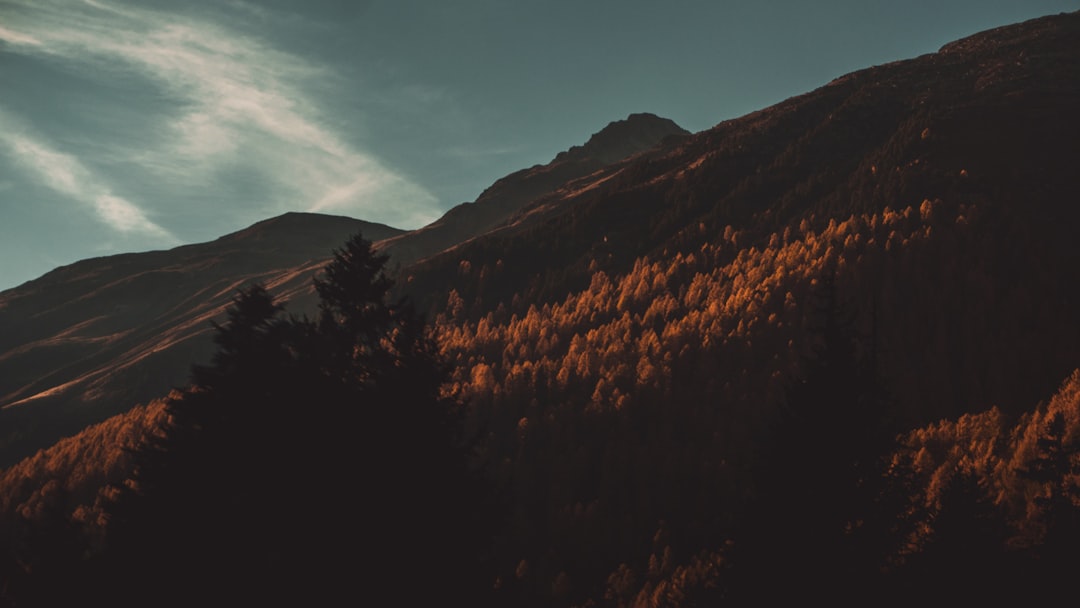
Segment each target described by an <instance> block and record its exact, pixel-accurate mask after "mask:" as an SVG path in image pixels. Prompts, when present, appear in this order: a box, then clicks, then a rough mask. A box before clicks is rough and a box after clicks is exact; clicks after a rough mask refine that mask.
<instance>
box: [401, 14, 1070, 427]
mask: <svg viewBox="0 0 1080 608" xmlns="http://www.w3.org/2000/svg"><path fill="white" fill-rule="evenodd" d="M1078 99H1080V15H1078V14H1077V13H1069V14H1065V15H1059V16H1052V17H1047V18H1043V19H1037V20H1033V21H1030V22H1026V23H1022V24H1018V25H1015V26H1012V27H1009V28H1003V29H999V30H993V31H990V32H986V33H982V34H978V35H975V36H972V37H970V38H968V39H965V40H963V41H958V42H957V43H954V44H950V45H947V46H946V47H945V48H944V49H943V50H942V51H941V52H939V53H933V54H929V55H925V56H922V57H918V58H915V59H911V60H905V61H898V62H895V63H890V64H887V65H882V66H877V67H873V68H869V69H866V70H862V71H859V72H855V73H853V74H849V75H847V76H845V77H842V78H839V79H837V80H836V81H834V82H832V83H829V84H828V85H826V86H824V87H822V88H820V89H818V90H815V91H812V92H810V93H807V94H805V95H801V96H798V97H795V98H792V99H789V100H787V101H785V102H782V103H780V104H777V105H776V106H773V107H770V108H766V109H763V110H761V111H758V112H755V113H753V114H750V115H747V116H744V117H742V118H739V119H735V120H730V121H727V122H724V123H721V124H719V125H717V126H716V127H714V128H712V129H710V130H707V131H704V132H701V133H697V134H695V135H693V136H690V137H688V138H685V139H683V140H682V141H680V142H676V143H673V144H672V145H669V146H666V147H662V148H658V149H656V150H653V151H650V152H647V153H644V154H642V155H639V156H637V157H635V158H634V159H632V160H630V161H629V162H627V163H624V164H620V165H613V166H611V167H609V168H607V169H604V170H601V171H598V172H597V173H595V174H593V175H590V176H588V177H586V178H583V179H582V180H579V182H577V183H576V184H575V187H573V188H567V189H563V190H559V191H556V192H553V193H551V194H549V195H547V196H544V197H541V198H539V199H537V200H536V201H534V202H533V203H530V205H528V206H526V207H525V208H523V209H522V211H521V212H519V213H518V214H517V215H516V216H514V217H513V218H511V220H509V221H508V222H506V224H505V225H504V226H503V227H501V228H499V229H497V230H494V231H492V232H490V233H488V234H486V235H484V236H483V237H480V238H477V239H474V240H472V241H470V242H468V243H465V244H463V245H462V246H460V247H458V248H457V249H455V250H454V251H452V252H448V253H446V254H443V255H440V256H434V257H432V258H429V259H427V260H424V261H422V262H419V263H418V264H416V265H414V266H413V267H412V268H409V269H408V270H407V278H408V280H407V281H406V282H403V283H402V290H403V291H404V292H408V293H410V294H413V295H414V297H416V298H417V299H418V300H419V301H421V302H423V303H424V306H425V307H426V309H427V310H429V311H431V312H432V314H436V313H437V312H438V311H440V310H442V309H443V308H444V307H445V306H446V302H447V298H448V296H449V294H450V292H451V291H453V292H454V294H455V298H456V299H459V300H460V301H461V302H462V309H463V314H464V318H467V319H470V320H473V321H475V320H477V319H480V318H482V317H483V316H484V315H486V314H487V313H488V312H490V311H494V310H496V309H498V308H499V306H500V305H502V306H503V307H505V310H506V316H509V315H514V314H516V315H518V316H519V317H522V316H524V315H525V314H526V313H527V312H528V309H529V307H530V306H537V307H539V306H542V305H543V304H554V303H557V302H560V301H562V300H563V299H564V298H566V297H567V296H568V295H570V294H572V293H575V292H577V291H580V290H584V289H587V288H588V287H589V285H590V282H591V280H592V277H593V276H594V275H595V273H596V272H597V271H604V272H605V273H607V274H608V275H609V276H613V277H617V276H624V275H626V274H627V273H630V272H631V271H632V270H633V268H634V265H635V264H636V263H638V262H640V260H641V258H642V257H643V256H648V257H649V258H650V259H652V260H669V259H671V257H672V256H674V255H675V254H677V253H678V254H682V255H684V256H685V255H689V254H691V253H694V252H697V251H699V250H700V249H701V248H702V247H704V246H713V245H716V244H718V243H722V242H724V241H727V242H728V245H729V246H730V245H732V244H734V245H735V248H734V249H731V250H730V253H729V254H728V255H730V256H732V257H731V258H727V257H722V258H721V259H720V260H719V261H720V262H727V261H730V260H731V259H734V257H735V256H736V255H737V253H738V251H739V250H742V249H748V250H749V249H750V248H757V249H758V250H761V249H762V248H764V247H766V246H768V244H769V241H770V239H771V238H773V235H775V234H779V235H781V238H783V235H784V233H785V230H788V229H795V230H797V229H798V228H799V227H800V224H801V222H803V221H804V220H806V221H808V222H810V226H812V227H813V228H814V229H815V230H822V229H825V228H826V227H827V225H828V223H829V221H830V220H831V219H835V220H836V221H843V220H846V219H848V218H850V217H852V216H856V217H858V216H861V215H863V214H881V213H882V212H884V211H885V210H886V209H887V208H889V207H891V208H892V209H893V210H902V209H904V208H906V207H911V208H913V209H914V210H915V212H916V213H917V212H918V210H919V208H920V206H921V205H922V203H923V201H924V200H929V201H931V202H934V201H938V202H942V203H945V204H946V205H948V206H950V207H951V208H956V207H957V206H958V205H977V206H979V207H980V209H981V210H982V211H981V212H982V213H984V214H985V215H986V219H987V223H986V225H985V226H984V227H983V228H982V230H985V231H986V232H985V233H983V235H982V236H980V238H985V239H987V244H986V250H985V251H980V253H979V254H974V253H971V254H970V255H971V258H970V259H968V260H967V261H965V263H970V264H977V265H979V268H980V269H981V270H979V272H980V273H985V274H987V275H988V276H987V278H986V279H985V281H984V284H981V285H979V286H977V289H979V290H980V293H982V294H988V293H993V292H994V291H995V290H996V291H998V292H999V293H1000V294H1002V295H1004V294H1012V295H1009V297H1010V298H1017V299H1022V298H1024V297H1036V296H1034V295H1033V294H1036V293H1044V292H1047V290H1051V291H1049V292H1047V293H1046V297H1044V298H1042V301H1043V302H1045V303H1047V304H1053V305H1054V306H1055V310H1058V311H1060V312H1061V313H1062V314H1066V313H1067V311H1068V310H1069V308H1068V307H1069V306H1071V305H1072V304H1073V303H1076V302H1078V301H1080V300H1078V297H1080V295H1078V288H1077V281H1076V279H1077V278H1078V270H1077V268H1076V267H1075V264H1073V263H1072V260H1075V259H1078V257H1080V251H1078V250H1077V241H1076V239H1074V238H1072V237H1071V236H1070V231H1071V230H1072V228H1071V227H1072V226H1075V225H1076V223H1077V221H1080V207H1077V206H1076V205H1072V204H1070V203H1069V201H1071V200H1073V199H1075V193H1076V192H1077V191H1078V190H1080V178H1078V175H1077V173H1076V172H1075V171H1074V170H1073V169H1072V168H1071V167H1072V165H1073V163H1074V162H1075V159H1076V145H1075V142H1076V141H1078V137H1080V117H1078V116H1077V114H1076V113H1075V112H1074V111H1073V110H1072V108H1074V107H1075V106H1076V104H1077V102H1078ZM995 242H997V243H998V244H997V245H996V246H995V245H994V243H995ZM962 251H963V250H962ZM537 252H542V255H537ZM978 256H984V257H983V258H979V259H977V258H978ZM1035 260H1037V261H1035ZM960 272H962V273H967V274H962V275H960V276H961V277H966V278H970V277H972V276H973V275H972V274H971V270H962V271H960ZM943 274H944V273H943V272H942V271H941V270H940V269H931V270H930V272H929V273H928V277H929V276H936V277H938V278H936V279H935V280H937V281H940V282H941V288H942V289H945V288H949V289H959V287H958V286H959V285H960V282H958V281H956V280H954V279H951V278H949V277H948V276H942V275H943ZM913 280H914V277H913ZM1020 285H1026V286H1027V288H1028V293H1029V294H1031V295H1029V296H1023V295H1021V294H1022V293H1023V289H1022V288H1020V287H1019V286H1020ZM969 289H976V287H975V286H972V287H969ZM970 293H973V292H969V295H966V296H965V295H963V294H961V293H957V294H956V297H957V298H959V299H958V300H957V302H965V303H964V304H963V305H960V304H956V305H950V306H951V307H952V309H950V310H948V311H947V312H948V315H949V317H948V318H945V317H943V318H942V319H941V321H940V322H941V323H952V320H951V316H952V315H962V308H963V306H973V305H974V303H973V302H972V301H971V298H972V297H974V296H972V295H970ZM878 297H879V298H883V297H886V296H885V295H882V294H879V296H878ZM983 297H986V296H983ZM978 304H979V306H980V307H981V306H985V307H987V309H988V310H996V312H995V313H994V315H996V318H998V319H999V322H1000V323H1013V322H1012V321H1009V319H1011V315H1012V314H1015V311H1014V312H1011V313H1009V312H1005V311H1004V310H1003V309H1000V308H998V307H1001V306H1005V305H1006V298H1003V297H998V298H994V297H992V296H991V299H990V300H989V301H980V302H979V303H978ZM928 306H929V305H928ZM940 312H942V313H944V312H945V311H940ZM927 314H930V315H933V316H934V317H937V316H938V315H939V311H935V310H933V309H929V310H928V311H927ZM936 322H938V321H935V323H936ZM1024 323H1025V325H1026V326H1030V327H1029V329H1032V330H1034V329H1035V328H1036V327H1037V328H1038V329H1037V331H1032V333H1031V334H1030V336H1029V338H1028V339H1027V340H1026V342H1024V344H1023V345H1022V346H1021V351H1022V352H1023V353H1025V354H1024V355H1019V353H1013V354H1012V355H1009V358H1010V360H1011V358H1012V356H1013V355H1019V356H1018V358H1019V362H1020V363H1021V365H1023V366H1024V368H1025V369H1030V372H1031V374H1032V378H1033V379H1034V378H1039V384H1038V386H1036V385H1034V384H1033V385H1031V386H1028V387H1027V388H1026V389H1020V388H1018V387H1005V386H1001V385H1000V384H999V383H998V379H999V378H1000V376H1001V375H1000V374H993V373H990V372H989V370H988V369H985V368H984V369H983V370H982V371H981V372H979V375H980V377H981V378H982V379H984V380H985V382H982V381H981V380H965V381H964V382H965V383H966V384H967V386H966V387H965V388H963V389H956V390H957V391H959V392H956V393H955V394H952V395H950V396H946V395H939V396H937V397H935V398H934V402H933V403H927V404H926V406H925V409H926V411H927V412H938V413H939V414H946V413H949V412H955V411H957V408H962V407H963V406H962V405H961V404H964V403H969V402H984V401H985V400H986V399H988V398H993V399H1001V400H1002V401H1004V402H1006V403H1012V404H1016V405H1017V406H1023V404H1026V403H1030V402H1031V400H1033V399H1036V398H1038V395H1044V394H1046V393H1047V392H1049V391H1051V390H1052V389H1053V387H1054V386H1055V385H1056V383H1057V382H1058V381H1059V380H1060V378H1061V377H1062V376H1064V375H1065V374H1067V373H1068V371H1069V369H1071V367H1070V366H1071V365H1072V363H1071V362H1068V361H1058V362H1054V363H1053V364H1052V365H1049V366H1048V367H1045V368H1041V369H1040V368H1039V367H1038V364H1036V363H1035V361H1038V360H1043V359H1044V358H1051V357H1052V355H1050V354H1046V355H1045V356H1044V355H1037V351H1039V350H1041V349H1042V347H1043V346H1044V345H1045V344H1046V343H1047V342H1046V341H1047V340H1048V341H1049V343H1054V344H1063V343H1068V342H1069V341H1070V340H1073V339H1074V338H1078V337H1080V336H1077V334H1076V333H1075V331H1074V329H1073V327H1072V326H1071V325H1069V326H1067V327H1066V328H1061V329H1055V327H1054V322H1053V321H1052V320H1051V319H1050V318H1048V317H1046V316H1045V314H1044V315H1043V316H1042V317H1039V318H1030V319H1025V321H1024ZM951 327H959V325H957V324H955V323H952V325H951ZM915 329H916V331H912V328H905V329H904V330H902V331H904V332H906V334H901V335H897V336H895V339H896V340H898V341H902V342H903V343H904V346H903V347H901V346H900V345H897V346H896V347H895V348H896V350H897V351H898V354H897V356H905V355H906V354H907V353H908V350H907V349H908V348H912V347H914V346H915V345H914V344H908V343H907V342H906V341H907V340H911V339H913V338H912V337H913V336H915V335H918V334H919V333H920V332H921V331H922V330H923V329H926V328H925V327H922V326H920V327H917V328H915ZM1003 329H1004V330H1005V331H1012V329H1011V325H1008V324H1007V325H1005V327H1004V328H1003ZM926 331H927V332H929V331H932V330H930V329H926ZM972 331H982V332H986V333H987V335H986V336H985V337H984V338H981V339H980V340H977V341H973V340H968V339H967V337H965V336H963V335H961V334H960V333H956V334H955V335H952V336H948V337H942V338H941V339H942V340H944V341H945V343H947V344H949V348H950V349H952V351H953V354H954V356H955V358H956V359H957V360H958V361H971V362H974V361H980V360H982V359H983V357H984V354H985V351H984V350H981V349H984V348H985V346H986V344H984V343H983V341H984V340H985V341H986V342H990V341H992V337H991V336H992V335H993V333H992V332H995V331H997V330H995V329H994V328H993V327H992V326H990V325H987V326H986V327H983V328H979V329H978V330H976V329H975V328H972ZM923 337H924V338H926V337H927V336H925V335H924V336H923ZM1020 339H1021V340H1023V339H1022V338H1020ZM1061 348H1065V349H1066V350H1069V349H1068V348H1066V347H1064V346H1062V347H1061ZM1028 355H1030V357H1029V356H1028ZM1036 355H1037V356H1036ZM1000 364H1001V365H1002V366H1004V365H1005V363H1004V362H1001V363H1000ZM973 365H974V364H973ZM927 372H928V373H930V374H932V375H934V376H939V375H944V374H947V373H949V372H948V371H946V370H944V369H938V370H932V369H931V370H927ZM912 383H915V384H917V382H916V381H915V380H914V379H907V378H905V379H904V381H903V383H902V384H903V385H904V386H908V385H910V384H912ZM911 390H914V389H911ZM950 390H951V389H950ZM940 408H945V409H944V410H942V409H940Z"/></svg>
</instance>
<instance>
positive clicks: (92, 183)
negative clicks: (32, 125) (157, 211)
mask: <svg viewBox="0 0 1080 608" xmlns="http://www.w3.org/2000/svg"><path fill="white" fill-rule="evenodd" d="M12 122H13V121H12V120H11V119H10V118H7V117H6V116H4V115H3V114H2V113H0V128H2V133H0V141H3V142H4V143H5V144H7V149H8V152H9V153H10V154H11V155H12V156H13V157H14V159H15V161H16V162H18V163H19V164H20V165H22V166H24V167H26V168H27V169H29V170H31V171H32V172H33V173H34V174H35V175H36V176H37V177H38V179H39V180H40V181H41V182H42V183H43V184H45V185H46V186H48V187H49V188H51V189H53V190H55V191H56V192H59V193H61V194H63V195H65V196H68V197H70V198H72V199H74V200H76V201H79V202H81V203H83V204H84V205H87V206H89V207H90V209H91V210H92V211H93V212H94V213H95V214H96V215H97V217H98V219H99V220H101V221H102V222H104V223H105V224H107V225H108V226H110V227H111V228H113V229H114V230H116V231H118V232H122V233H137V234H140V235H143V236H149V237H154V238H156V239H160V240H162V241H163V242H164V243H165V244H169V245H175V244H178V242H179V241H178V240H177V239H176V237H174V236H173V235H172V234H170V233H169V231H168V230H165V229H164V228H162V227H161V226H159V225H157V224H156V223H154V222H153V221H151V220H150V219H149V218H148V217H147V216H146V214H145V213H144V212H143V211H142V209H140V208H139V207H138V206H137V205H135V204H134V203H132V202H131V201H128V200H126V199H124V198H121V197H119V196H117V195H115V194H113V192H112V190H111V189H110V188H109V187H108V186H107V185H105V184H104V183H102V182H101V180H100V179H99V178H98V177H96V176H95V175H94V174H93V173H92V172H91V171H89V170H88V169H87V168H86V167H85V166H83V164H82V163H80V162H79V160H78V159H76V158H75V157H73V156H70V155H67V154H64V153H62V152H59V151H57V150H54V149H52V148H51V147H49V146H48V145H47V144H45V143H44V142H42V141H39V140H36V139H34V138H31V137H29V136H27V135H25V134H24V133H19V132H17V131H16V130H15V129H14V128H12Z"/></svg>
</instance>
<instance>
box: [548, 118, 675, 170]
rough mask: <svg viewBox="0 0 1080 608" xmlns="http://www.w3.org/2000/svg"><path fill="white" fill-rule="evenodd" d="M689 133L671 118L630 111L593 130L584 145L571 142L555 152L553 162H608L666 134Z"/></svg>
mask: <svg viewBox="0 0 1080 608" xmlns="http://www.w3.org/2000/svg"><path fill="white" fill-rule="evenodd" d="M683 135H690V132H689V131H687V130H686V129H683V128H682V127H680V126H679V125H677V124H675V122H674V121H673V120H670V119H667V118H661V117H659V116H657V115H655V114H649V113H639V114H631V115H630V116H628V117H627V118H626V120H616V121H614V122H611V123H608V125H607V126H606V127H604V128H603V129H601V130H600V131H598V132H597V133H594V134H593V136H592V137H590V138H589V141H587V142H585V145H583V146H574V147H572V148H570V149H569V150H566V151H565V152H560V153H558V154H557V155H556V156H555V159H554V160H553V161H552V162H553V163H558V162H570V161H587V160H590V159H591V160H597V161H600V162H602V163H605V164H608V163H613V162H616V161H620V160H622V159H624V158H628V157H630V156H633V155H634V154H637V153H638V152H642V151H644V150H648V149H650V148H653V147H655V146H657V145H658V144H660V143H661V142H663V141H664V140H666V139H669V138H677V137H679V136H683Z"/></svg>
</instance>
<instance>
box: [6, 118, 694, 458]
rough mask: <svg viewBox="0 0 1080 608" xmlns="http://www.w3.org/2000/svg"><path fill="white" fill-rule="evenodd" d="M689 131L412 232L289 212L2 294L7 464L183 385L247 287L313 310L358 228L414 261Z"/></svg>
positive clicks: (544, 175) (657, 128) (595, 140)
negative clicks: (319, 286) (339, 249)
mask: <svg viewBox="0 0 1080 608" xmlns="http://www.w3.org/2000/svg"><path fill="white" fill-rule="evenodd" d="M686 134H687V131H685V130H684V129H682V128H680V127H679V126H678V125H676V124H675V123H673V122H672V121H670V120H667V119H664V118H660V117H657V116H655V115H652V114H632V115H630V116H629V117H628V118H627V119H625V120H620V121H614V122H612V123H611V124H609V125H608V126H606V127H605V128H604V129H602V130H601V131H599V132H598V133H596V134H594V135H593V136H592V137H590V138H589V140H588V141H587V142H586V143H585V144H584V145H583V146H574V147H573V148H571V149H570V150H568V151H566V152H562V153H560V154H559V155H558V156H557V157H556V159H555V160H553V161H552V162H551V163H549V164H547V165H542V166H540V165H538V166H536V167H532V168H530V169H524V170H522V171H518V172H516V173H514V174H511V175H509V176H507V177H504V178H502V179H500V180H499V181H497V182H496V183H495V184H493V185H492V186H491V187H490V188H488V189H487V190H485V191H484V192H483V193H482V194H481V195H480V196H479V197H478V198H477V200H476V202H474V203H468V204H465V205H460V206H458V207H455V208H454V209H451V210H450V211H449V212H448V213H447V214H446V215H445V216H444V217H443V218H441V219H440V220H438V221H436V222H435V223H433V224H431V225H429V226H427V227H424V228H422V229H420V230H416V231H411V232H407V231H403V230H399V229H396V228H391V227H389V226H385V225H381V224H373V223H370V222H364V221H361V220H356V219H352V218H346V217H340V216H328V215H322V214H313V213H286V214H285V215H282V216H279V217H276V218H272V219H269V220H265V221H262V222H259V223H257V224H255V225H253V226H250V227H248V228H246V229H244V230H240V231H238V232H235V233H232V234H229V235H226V236H223V237H221V238H219V239H217V240H215V241H212V242H209V243H201V244H196V245H187V246H182V247H178V248H175V249H172V250H168V251H153V252H145V253H133V254H123V255H117V256H109V257H104V258H96V259H90V260H84V261H81V262H77V263H75V264H71V265H69V266H65V267H62V268H58V269H56V270H54V271H52V272H50V273H48V274H46V275H44V276H42V277H41V278H39V279H37V280H34V281H30V282H27V283H26V284H24V285H21V286H19V287H16V288H14V289H10V290H7V291H5V292H3V293H0V334H2V335H0V366H3V370H4V372H5V373H4V374H3V376H2V377H0V422H3V423H4V424H2V425H0V428H4V429H7V430H6V431H4V432H3V433H0V465H3V464H10V463H11V462H14V461H16V460H18V459H20V458H22V457H24V456H26V455H29V454H31V453H33V451H35V450H37V449H40V448H42V447H46V446H48V445H51V444H52V442H54V441H56V440H57V439H59V438H60V437H62V436H64V435H67V434H70V433H74V432H76V431H78V430H79V429H80V428H82V427H84V426H86V425H87V424H91V423H96V422H99V421H102V420H104V419H105V418H107V417H108V416H110V415H113V414H116V413H119V412H122V411H124V410H126V409H128V408H130V407H131V406H132V405H134V404H136V403H146V402H148V401H149V400H151V399H154V398H156V397H161V396H163V395H165V394H166V393H167V392H168V391H169V390H170V389H171V388H172V387H175V386H180V385H183V384H184V383H185V382H186V380H187V374H188V367H189V366H190V365H191V364H193V363H196V362H199V361H202V360H203V359H205V357H207V356H209V354H210V353H211V352H212V350H211V349H212V344H211V341H210V336H211V330H212V325H211V321H215V320H221V319H222V318H223V314H224V309H225V306H226V305H228V304H229V302H230V301H231V299H232V297H233V296H234V295H235V293H236V291H237V289H238V288H240V287H241V286H243V285H245V284H248V283H252V282H262V283H264V284H266V285H267V286H268V288H269V289H270V290H271V291H272V292H273V293H274V294H275V295H277V296H278V297H279V298H281V299H282V301H283V302H289V303H290V310H291V311H293V312H296V313H302V312H311V310H310V309H311V305H312V304H313V302H314V298H313V291H312V288H311V279H312V278H313V276H314V275H315V274H316V273H317V272H318V271H319V270H320V269H321V267H322V265H323V264H325V263H326V261H327V260H328V259H329V257H330V253H331V250H332V249H333V248H334V247H336V246H338V245H340V244H341V243H343V242H344V241H345V239H346V238H347V237H348V236H349V235H351V234H352V233H354V232H356V231H358V230H359V231H361V232H362V233H363V234H364V235H365V238H367V239H369V240H371V241H373V242H376V243H377V246H378V248H379V250H380V252H381V253H384V254H386V255H389V256H391V263H392V264H394V265H398V266H400V265H402V264H407V263H409V262H410V261H413V260H415V259H416V258H417V257H424V256H427V255H431V254H434V253H437V252H439V251H441V250H443V249H446V248H448V247H451V246H453V245H456V244H458V243H459V242H461V241H463V240H467V239H468V238H471V237H473V236H476V235H478V234H480V233H482V232H483V231H485V230H487V229H489V228H490V227H492V226H494V225H496V224H498V223H499V222H501V221H503V220H505V219H506V218H508V217H510V216H511V215H512V214H513V213H514V212H515V211H516V210H517V209H518V208H520V207H521V206H523V205H524V204H525V203H527V202H528V201H530V200H532V199H533V198H535V197H536V196H538V195H540V194H546V193H548V192H551V191H552V190H554V189H556V188H558V187H559V186H561V185H562V184H564V183H565V182H566V181H568V180H572V179H574V178H577V177H580V176H582V175H586V174H589V173H592V172H594V171H596V170H597V169H599V168H602V167H604V166H607V164H608V163H611V162H615V161H618V160H622V159H625V158H627V157H630V156H633V155H634V154H635V153H639V152H642V151H644V150H647V149H649V148H651V147H654V146H656V145H658V144H659V143H660V142H661V141H663V140H665V138H673V137H680V136H684V135H686Z"/></svg>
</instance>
